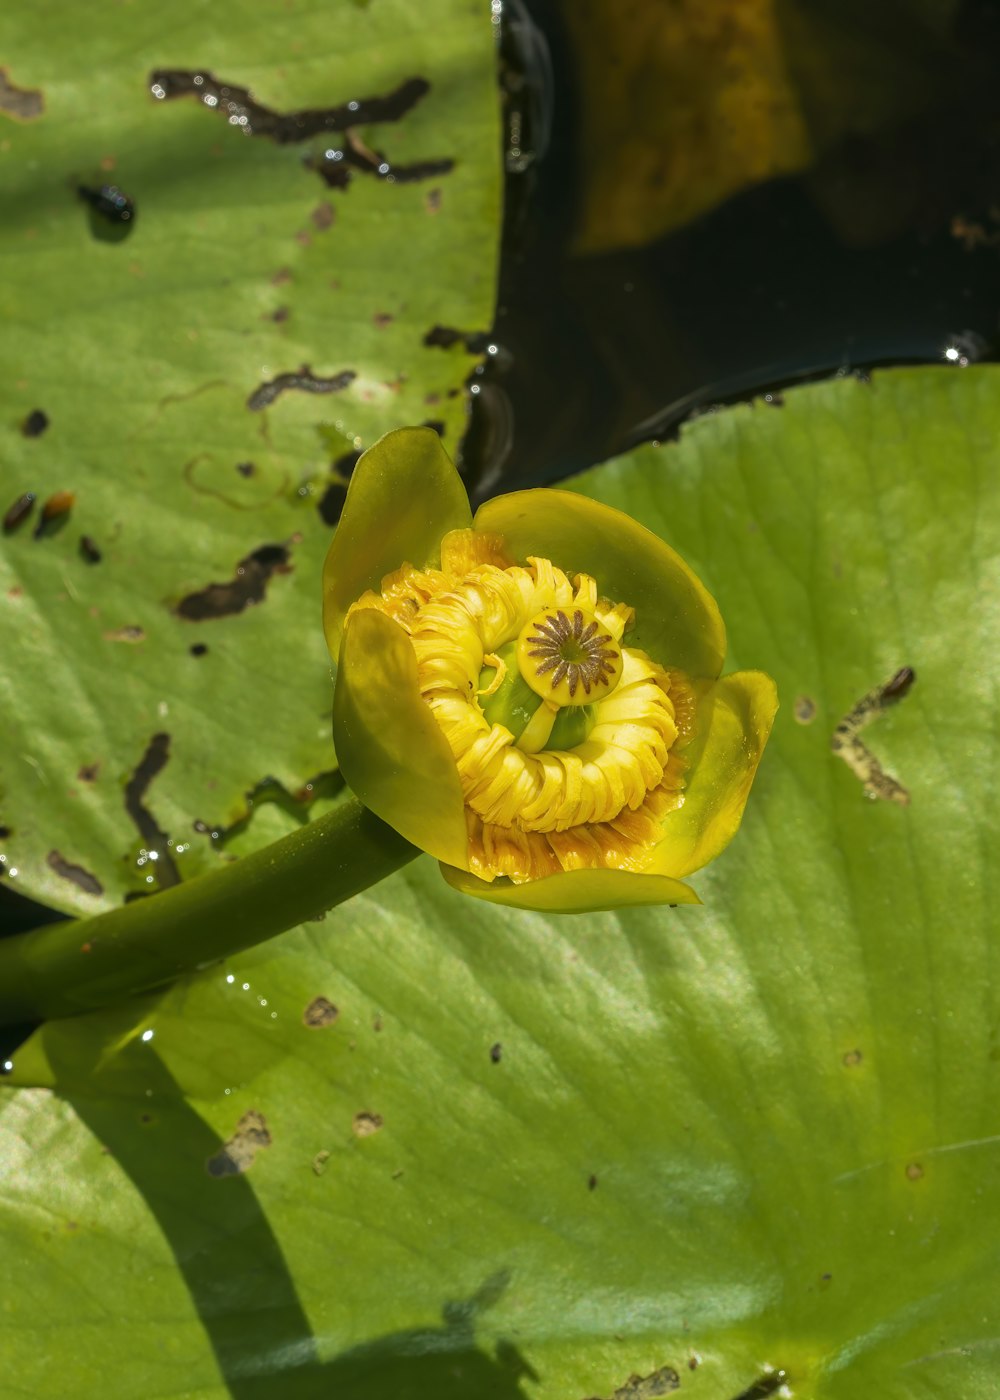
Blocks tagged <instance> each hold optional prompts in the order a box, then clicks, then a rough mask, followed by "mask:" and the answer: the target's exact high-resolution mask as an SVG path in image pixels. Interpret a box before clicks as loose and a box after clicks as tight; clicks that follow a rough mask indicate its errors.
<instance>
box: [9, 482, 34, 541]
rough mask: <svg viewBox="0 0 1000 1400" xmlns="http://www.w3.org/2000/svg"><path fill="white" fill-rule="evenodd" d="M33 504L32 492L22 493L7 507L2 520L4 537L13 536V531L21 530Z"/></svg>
mask: <svg viewBox="0 0 1000 1400" xmlns="http://www.w3.org/2000/svg"><path fill="white" fill-rule="evenodd" d="M34 504H35V493H34V491H24V492H22V494H21V495H20V496H18V497H17V499H16V500H15V501H13V502H12V503H11V504H10V505H9V506H8V507H7V510H6V513H5V514H4V518H3V532H4V534H5V535H10V534H13V532H14V531H15V530H19V529H20V528H21V526H22V525H23V524H24V522H25V521H26V520H27V518H28V516H29V515H30V514H31V508H32V506H33V505H34Z"/></svg>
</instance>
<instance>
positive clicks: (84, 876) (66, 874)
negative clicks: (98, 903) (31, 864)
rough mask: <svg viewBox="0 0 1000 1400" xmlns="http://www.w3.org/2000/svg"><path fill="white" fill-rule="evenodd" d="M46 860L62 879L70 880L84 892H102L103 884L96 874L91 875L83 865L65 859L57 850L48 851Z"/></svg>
mask: <svg viewBox="0 0 1000 1400" xmlns="http://www.w3.org/2000/svg"><path fill="white" fill-rule="evenodd" d="M46 860H47V862H48V865H49V869H50V870H54V871H55V872H56V874H57V875H58V876H60V877H61V878H62V879H63V880H70V881H72V883H73V884H74V885H77V886H78V887H79V888H80V889H81V890H83V892H84V894H103V893H104V886H103V885H102V884H101V882H100V880H98V878H97V876H96V875H92V874H91V873H90V871H89V870H87V869H86V868H85V867H84V866H82V865H75V864H74V863H73V861H70V860H67V859H66V857H65V856H64V855H61V854H60V852H59V851H49V854H48V856H47V857H46Z"/></svg>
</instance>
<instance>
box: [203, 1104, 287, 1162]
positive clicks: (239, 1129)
mask: <svg viewBox="0 0 1000 1400" xmlns="http://www.w3.org/2000/svg"><path fill="white" fill-rule="evenodd" d="M270 1146H271V1132H270V1129H269V1128H268V1126H267V1120H266V1119H265V1118H264V1115H263V1113H258V1111H257V1109H255V1108H250V1109H247V1111H246V1113H244V1115H243V1117H242V1118H241V1119H240V1121H239V1122H238V1123H237V1124H236V1131H235V1132H234V1133H233V1135H232V1137H231V1138H229V1140H228V1141H227V1142H224V1143H223V1144H222V1146H221V1147H220V1148H219V1150H218V1152H215V1153H213V1155H212V1156H211V1157H209V1159H208V1161H207V1162H206V1163H205V1170H206V1171H207V1172H208V1174H209V1176H238V1175H239V1174H240V1173H241V1172H245V1171H249V1170H250V1168H251V1166H252V1165H253V1160H254V1158H255V1157H256V1156H257V1153H258V1152H260V1151H261V1150H262V1148H265V1147H270Z"/></svg>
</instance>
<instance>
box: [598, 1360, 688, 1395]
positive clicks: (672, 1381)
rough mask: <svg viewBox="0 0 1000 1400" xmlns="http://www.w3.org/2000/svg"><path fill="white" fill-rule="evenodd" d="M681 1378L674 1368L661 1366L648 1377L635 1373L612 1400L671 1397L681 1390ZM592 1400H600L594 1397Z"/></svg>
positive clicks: (619, 1388)
mask: <svg viewBox="0 0 1000 1400" xmlns="http://www.w3.org/2000/svg"><path fill="white" fill-rule="evenodd" d="M680 1387H681V1378H680V1376H679V1375H678V1374H677V1372H676V1371H675V1370H674V1368H673V1367H672V1366H661V1367H660V1368H659V1370H657V1371H652V1372H651V1373H650V1374H649V1375H648V1376H640V1375H638V1374H636V1373H634V1372H633V1374H632V1375H631V1376H629V1378H628V1380H627V1381H626V1382H625V1384H624V1385H621V1386H619V1387H618V1389H617V1390H616V1391H615V1392H614V1394H613V1395H612V1397H611V1400H656V1397H657V1396H660V1395H669V1394H670V1393H671V1391H674V1390H680ZM591 1400H598V1397H596V1396H593V1397H591Z"/></svg>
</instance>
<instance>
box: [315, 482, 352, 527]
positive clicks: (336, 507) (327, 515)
mask: <svg viewBox="0 0 1000 1400" xmlns="http://www.w3.org/2000/svg"><path fill="white" fill-rule="evenodd" d="M346 500H347V487H346V486H345V485H344V483H343V482H342V481H331V482H330V484H329V486H328V487H327V488H326V490H325V491H324V492H323V494H322V496H320V498H319V500H318V501H317V502H316V509H317V510H318V511H319V515H320V519H321V520H322V522H323V524H324V525H336V523H337V521H338V520H339V519H340V513H341V511H342V510H343V509H344V502H345V501H346Z"/></svg>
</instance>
